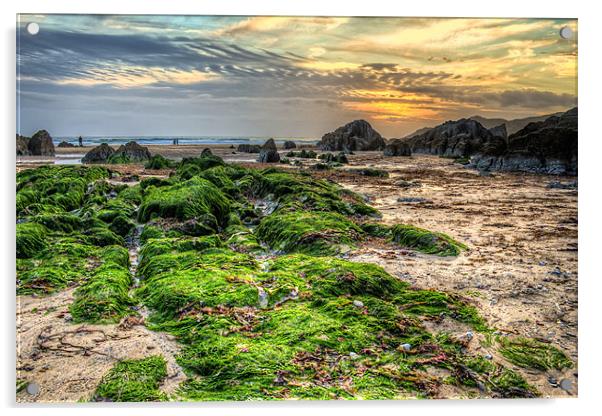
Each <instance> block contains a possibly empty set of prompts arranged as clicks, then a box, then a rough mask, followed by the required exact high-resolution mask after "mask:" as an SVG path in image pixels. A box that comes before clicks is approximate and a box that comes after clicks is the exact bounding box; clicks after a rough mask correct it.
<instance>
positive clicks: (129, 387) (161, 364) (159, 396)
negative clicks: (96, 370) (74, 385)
mask: <svg viewBox="0 0 602 416" xmlns="http://www.w3.org/2000/svg"><path fill="white" fill-rule="evenodd" d="M166 377H167V363H166V362H165V359H164V358H163V357H161V356H151V357H147V358H143V359H140V360H123V361H119V362H118V363H117V364H115V365H114V366H113V368H112V369H111V370H110V371H109V372H108V373H107V374H106V375H105V376H104V377H103V378H102V380H101V382H100V384H99V385H98V387H97V388H96V392H95V393H94V399H93V400H94V401H111V402H153V401H165V400H167V395H166V394H165V393H163V392H161V391H160V390H159V386H160V385H161V383H162V382H163V380H165V378H166Z"/></svg>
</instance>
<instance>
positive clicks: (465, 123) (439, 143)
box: [406, 118, 495, 157]
mask: <svg viewBox="0 0 602 416" xmlns="http://www.w3.org/2000/svg"><path fill="white" fill-rule="evenodd" d="M494 137H495V136H494V135H493V133H491V131H489V130H488V129H486V128H485V127H483V126H482V125H481V124H480V123H479V122H478V121H475V120H471V119H466V118H463V119H460V120H457V121H446V122H445V123H443V124H440V125H438V126H437V127H433V128H432V129H429V130H427V131H425V132H424V133H421V134H418V135H415V136H412V137H409V138H408V139H407V140H406V143H408V144H409V146H410V148H411V151H412V153H427V154H433V155H439V156H450V157H468V156H470V155H472V154H474V153H476V152H477V151H479V150H481V148H482V147H483V145H484V144H486V143H487V142H489V141H491V140H492V139H493V138H494Z"/></svg>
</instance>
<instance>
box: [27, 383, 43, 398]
mask: <svg viewBox="0 0 602 416" xmlns="http://www.w3.org/2000/svg"><path fill="white" fill-rule="evenodd" d="M25 390H26V391H27V393H29V394H31V395H32V396H35V395H36V394H38V393H39V392H40V386H38V383H29V384H28V385H27V387H26V388H25Z"/></svg>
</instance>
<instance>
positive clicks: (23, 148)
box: [17, 134, 30, 156]
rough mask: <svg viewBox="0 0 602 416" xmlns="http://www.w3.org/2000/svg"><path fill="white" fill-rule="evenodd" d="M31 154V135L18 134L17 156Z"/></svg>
mask: <svg viewBox="0 0 602 416" xmlns="http://www.w3.org/2000/svg"><path fill="white" fill-rule="evenodd" d="M29 154H30V153H29V137H25V136H20V135H18V134H17V156H28V155H29Z"/></svg>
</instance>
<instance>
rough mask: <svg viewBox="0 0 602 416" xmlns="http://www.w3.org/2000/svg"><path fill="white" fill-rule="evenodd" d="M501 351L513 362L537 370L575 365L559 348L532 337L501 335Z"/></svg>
mask: <svg viewBox="0 0 602 416" xmlns="http://www.w3.org/2000/svg"><path fill="white" fill-rule="evenodd" d="M498 341H499V343H500V346H501V347H500V349H499V352H500V353H501V354H502V355H503V356H504V357H505V358H506V359H507V360H508V361H510V362H511V363H513V364H515V365H517V366H519V367H523V368H533V369H536V370H542V371H547V370H551V369H555V370H562V369H564V368H571V367H573V362H572V361H571V360H570V359H569V358H568V357H567V356H566V354H565V353H563V352H562V351H560V350H559V349H558V348H556V347H554V346H553V345H550V344H548V343H544V342H541V341H537V340H534V339H530V338H523V337H512V338H509V337H501V338H499V339H498Z"/></svg>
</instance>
